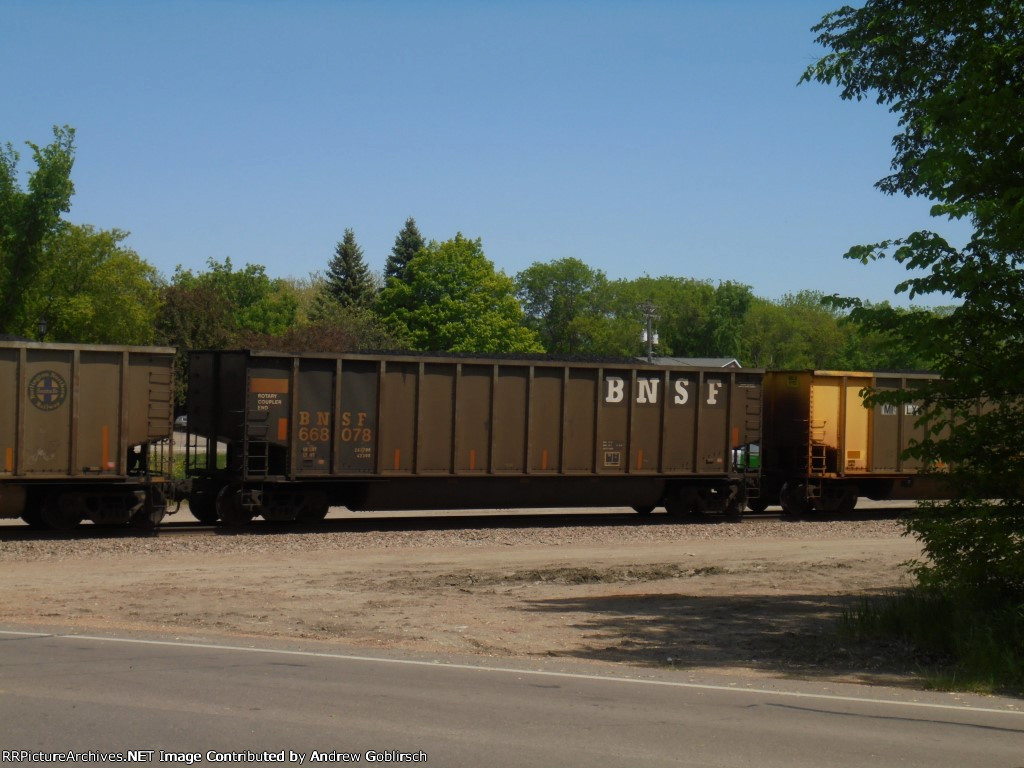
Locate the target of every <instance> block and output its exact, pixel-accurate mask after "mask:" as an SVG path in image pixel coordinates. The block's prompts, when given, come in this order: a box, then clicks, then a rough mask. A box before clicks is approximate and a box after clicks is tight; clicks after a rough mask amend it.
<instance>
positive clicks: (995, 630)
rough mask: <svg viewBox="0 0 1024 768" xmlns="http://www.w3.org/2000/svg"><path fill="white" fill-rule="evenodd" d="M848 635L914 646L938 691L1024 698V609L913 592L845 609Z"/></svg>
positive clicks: (914, 654) (931, 592)
mask: <svg viewBox="0 0 1024 768" xmlns="http://www.w3.org/2000/svg"><path fill="white" fill-rule="evenodd" d="M842 626H843V631H844V633H845V634H847V635H849V636H851V637H853V638H855V639H858V640H872V639H874V640H877V639H879V638H882V639H886V640H891V641H895V642H897V643H899V644H902V645H909V646H910V647H911V648H912V649H913V656H914V658H915V659H916V660H917V663H918V665H919V667H920V668H921V671H922V673H923V674H924V676H925V678H926V679H927V681H928V683H929V685H930V686H932V687H933V688H936V689H938V690H957V691H974V692H977V693H993V692H997V691H1008V692H1015V693H1024V605H1010V606H1006V605H1002V606H995V607H993V606H986V605H985V604H984V603H983V602H980V601H977V600H972V599H970V598H959V599H957V598H953V597H949V596H947V595H944V594H941V593H938V592H934V591H929V590H925V589H922V588H916V589H911V590H908V591H906V592H900V593H896V594H893V595H889V596H886V597H881V598H865V599H864V600H862V601H861V602H860V603H858V604H857V605H855V606H853V607H851V608H849V609H847V610H845V611H844V612H843V617H842Z"/></svg>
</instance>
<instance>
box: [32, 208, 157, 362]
mask: <svg viewBox="0 0 1024 768" xmlns="http://www.w3.org/2000/svg"><path fill="white" fill-rule="evenodd" d="M126 237H127V233H126V232H121V231H118V230H110V231H102V230H100V231H97V230H95V229H93V228H92V227H90V226H88V225H82V226H79V225H74V224H65V225H64V226H62V227H61V228H60V229H59V230H58V231H57V232H55V233H53V234H52V235H51V236H50V237H48V238H47V240H46V245H45V248H44V251H43V253H44V258H43V260H42V261H43V263H42V267H41V269H40V270H39V272H38V273H37V275H36V278H35V280H34V282H33V285H32V287H31V288H30V289H28V290H26V291H25V294H24V296H23V297H22V298H23V300H24V304H25V308H26V311H25V313H24V315H25V316H26V318H39V319H45V321H46V326H47V329H46V333H45V337H44V339H45V340H46V341H63V342H76V343H81V344H148V343H151V342H152V341H153V338H154V333H155V328H154V324H155V321H156V318H157V316H158V314H159V312H160V309H161V304H160V278H159V275H158V274H157V271H156V269H154V268H153V267H152V266H151V265H149V264H147V263H146V262H145V261H143V260H142V259H141V258H139V255H138V254H137V253H135V251H133V250H131V249H129V248H125V247H123V246H122V245H121V242H122V241H123V240H124V239H125V238H126ZM35 324H36V323H35V322H28V323H27V324H23V326H22V328H21V329H20V332H21V333H22V334H23V335H31V334H33V333H34V332H35Z"/></svg>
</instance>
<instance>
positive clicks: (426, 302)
mask: <svg viewBox="0 0 1024 768" xmlns="http://www.w3.org/2000/svg"><path fill="white" fill-rule="evenodd" d="M376 308H377V312H378V313H379V314H380V316H381V317H382V318H383V319H384V321H385V322H386V323H392V324H395V325H396V326H398V327H401V328H405V329H406V330H407V332H408V339H409V343H410V345H411V346H412V348H413V349H416V350H421V351H438V352H441V351H447V352H476V353H482V354H502V353H517V354H537V353H541V352H543V351H544V349H543V346H542V345H541V343H540V340H539V339H538V338H537V335H536V334H535V333H534V332H533V331H532V330H530V329H529V328H527V327H526V325H525V319H524V317H523V312H522V309H521V308H520V306H519V304H518V302H517V301H516V298H515V283H514V282H513V281H512V279H511V278H509V277H508V276H507V275H505V273H504V272H496V271H495V269H494V264H493V263H491V261H490V260H488V259H487V257H486V256H485V255H484V251H483V246H482V244H481V242H480V240H467V239H466V238H465V237H463V236H462V234H461V233H460V234H457V235H456V236H455V238H454V239H453V240H448V241H446V242H443V243H436V242H431V243H430V244H429V245H428V246H426V247H425V248H423V249H422V250H421V251H420V253H419V255H418V256H416V257H415V258H414V259H413V260H412V261H410V262H409V263H408V264H407V265H406V271H405V281H401V280H389V281H388V285H387V287H386V288H385V289H384V290H383V291H382V292H381V294H380V297H379V299H378V301H377V307H376Z"/></svg>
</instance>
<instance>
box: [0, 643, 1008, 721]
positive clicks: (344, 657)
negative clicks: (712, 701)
mask: <svg viewBox="0 0 1024 768" xmlns="http://www.w3.org/2000/svg"><path fill="white" fill-rule="evenodd" d="M0 635H15V636H20V637H41V638H45V637H52V638H55V639H58V640H92V641H96V642H103V643H128V644H135V645H156V646H169V647H172V648H195V649H199V650H208V651H232V652H236V653H269V654H279V655H282V656H299V657H306V658H316V659H336V660H340V661H360V662H370V663H376V664H404V665H406V666H413V667H430V668H431V669H458V670H466V671H470V672H496V673H500V674H506V675H508V674H511V675H533V676H537V677H555V678H563V679H570V680H596V681H599V682H607V683H628V684H633V685H658V686H666V687H669V688H688V689H691V690H700V691H721V692H723V693H725V692H728V693H759V694H763V695H765V696H777V697H785V698H794V699H817V700H819V701H841V702H848V703H857V704H888V705H891V706H895V707H917V708H919V709H937V710H946V711H953V712H983V713H987V714H994V715H1018V716H1024V709H994V708H986V707H969V706H964V705H959V704H933V703H930V702H924V701H897V700H895V699H870V698H864V697H859V696H839V695H837V694H830V693H801V692H799V691H772V690H766V689H763V688H740V687H737V686H729V685H709V684H705V683H684V682H681V681H675V680H644V679H640V678H629V677H611V676H607V675H587V674H582V673H576V672H550V671H547V670H542V669H514V668H512V667H485V666H477V665H474V664H455V663H451V662H445V661H418V660H415V659H387V658H377V657H374V656H357V655H353V654H346V653H323V652H318V651H285V650H278V649H275V648H246V647H244V646H237V645H214V644H211V643H186V642H181V641H177V640H143V639H139V638H132V637H95V636H92V635H63V634H46V633H42V632H15V631H10V630H0Z"/></svg>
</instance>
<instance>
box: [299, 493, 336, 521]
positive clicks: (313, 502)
mask: <svg viewBox="0 0 1024 768" xmlns="http://www.w3.org/2000/svg"><path fill="white" fill-rule="evenodd" d="M330 509H331V505H330V503H329V502H328V501H327V497H326V496H324V495H323V494H319V493H314V494H310V495H309V496H307V497H306V498H305V499H304V501H303V503H302V506H301V507H299V511H298V512H296V513H295V521H296V522H299V523H303V524H305V525H313V524H315V523H320V522H323V519H324V518H325V517H327V513H328V512H329V511H330Z"/></svg>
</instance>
